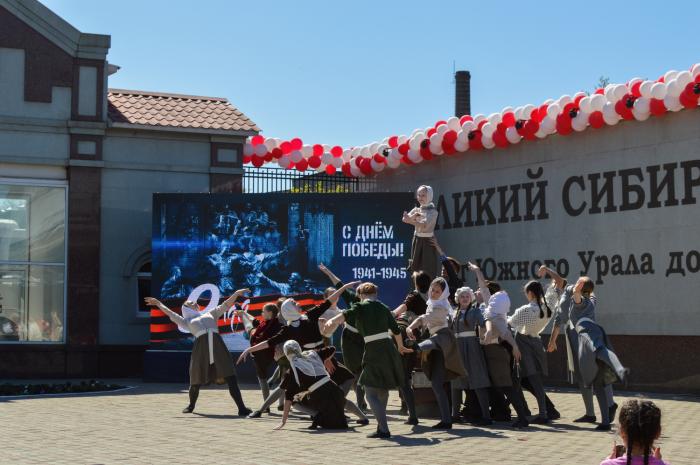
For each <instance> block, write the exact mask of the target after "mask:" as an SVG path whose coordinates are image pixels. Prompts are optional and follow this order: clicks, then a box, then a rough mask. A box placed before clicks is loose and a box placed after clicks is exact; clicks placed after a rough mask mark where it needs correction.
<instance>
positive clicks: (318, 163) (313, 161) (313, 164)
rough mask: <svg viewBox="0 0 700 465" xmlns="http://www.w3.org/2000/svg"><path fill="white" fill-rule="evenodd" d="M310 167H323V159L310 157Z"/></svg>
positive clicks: (314, 156)
mask: <svg viewBox="0 0 700 465" xmlns="http://www.w3.org/2000/svg"><path fill="white" fill-rule="evenodd" d="M309 166H310V167H311V168H313V169H316V168H318V167H319V166H321V157H319V156H316V155H312V156H310V157H309Z"/></svg>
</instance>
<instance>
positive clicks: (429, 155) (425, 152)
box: [420, 146, 433, 160]
mask: <svg viewBox="0 0 700 465" xmlns="http://www.w3.org/2000/svg"><path fill="white" fill-rule="evenodd" d="M420 156H421V157H423V159H424V160H432V159H433V152H431V151H430V147H428V146H426V147H423V146H421V148H420Z"/></svg>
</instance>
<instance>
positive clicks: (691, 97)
mask: <svg viewBox="0 0 700 465" xmlns="http://www.w3.org/2000/svg"><path fill="white" fill-rule="evenodd" d="M691 84H692V82H691ZM678 100H679V101H680V102H681V105H683V106H684V107H685V108H693V107H697V106H698V97H697V96H696V95H695V94H694V93H692V92H688V91H687V90H684V91H683V92H681V95H680V96H678Z"/></svg>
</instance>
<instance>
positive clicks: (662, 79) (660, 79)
mask: <svg viewBox="0 0 700 465" xmlns="http://www.w3.org/2000/svg"><path fill="white" fill-rule="evenodd" d="M665 80H666V78H664V77H663V76H661V77H660V78H659V79H657V80H656V82H664V81H665Z"/></svg>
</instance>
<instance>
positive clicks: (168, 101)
mask: <svg viewBox="0 0 700 465" xmlns="http://www.w3.org/2000/svg"><path fill="white" fill-rule="evenodd" d="M107 111H108V114H109V119H110V120H111V121H112V122H113V123H122V124H134V125H140V126H154V127H164V128H182V129H200V130H201V129H205V130H206V129H209V130H220V131H255V132H258V131H260V129H259V128H258V126H257V125H256V124H255V123H254V122H253V121H251V120H250V118H248V117H247V116H246V115H244V114H243V113H242V112H241V111H240V110H238V109H237V108H236V107H234V106H233V105H231V104H230V103H229V101H228V100H226V99H225V98H218V97H200V96H194V95H180V94H164V93H159V92H145V91H140V90H124V89H109V93H108V110H107Z"/></svg>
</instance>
